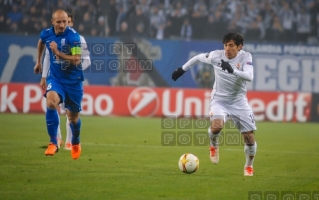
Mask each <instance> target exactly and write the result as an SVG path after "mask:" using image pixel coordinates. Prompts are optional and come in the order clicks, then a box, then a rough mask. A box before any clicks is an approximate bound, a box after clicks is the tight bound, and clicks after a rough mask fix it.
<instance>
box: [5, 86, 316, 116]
mask: <svg viewBox="0 0 319 200" xmlns="http://www.w3.org/2000/svg"><path fill="white" fill-rule="evenodd" d="M210 92H211V91H210V90H203V89H178V88H174V89H171V88H148V87H107V86H85V87H84V96H83V101H82V112H81V114H82V115H99V116H135V117H160V116H178V117H182V116H183V117H185V116H198V117H202V116H206V115H208V112H209V102H210ZM43 93H44V91H43V90H42V89H41V88H40V86H38V85H35V84H0V111H1V112H11V113H37V112H38V113H39V112H45V110H46V106H45V98H43ZM247 96H248V100H249V104H250V105H251V106H252V108H253V111H254V114H255V119H256V121H293V122H305V121H309V119H310V108H311V98H312V96H311V94H310V93H282V92H248V94H247Z"/></svg>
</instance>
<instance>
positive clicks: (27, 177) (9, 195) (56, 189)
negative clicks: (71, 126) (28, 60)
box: [0, 114, 319, 200]
mask: <svg viewBox="0 0 319 200" xmlns="http://www.w3.org/2000/svg"><path fill="white" fill-rule="evenodd" d="M81 118H82V131H81V142H82V154H81V156H80V158H79V159H78V160H72V158H71V155H70V151H66V150H63V149H60V151H59V152H58V153H57V154H56V155H54V156H53V157H46V156H45V155H44V151H45V148H46V145H47V144H48V141H49V139H48V138H49V137H48V135H47V133H46V127H45V117H44V115H43V114H34V115H33V114H0V199H2V200H3V199H24V200H26V199H77V200H79V199H125V200H127V199H147V200H149V199H196V200H197V199H235V200H237V199H248V194H249V192H250V191H259V192H262V194H266V193H267V191H277V192H279V193H281V192H283V191H292V192H296V193H298V192H299V191H306V192H314V191H317V192H318V191H319V185H318V184H319V178H318V170H319V161H318V160H319V159H318V158H319V152H318V150H319V145H318V144H319V143H318V141H319V126H318V124H315V123H270V122H257V127H258V131H257V132H256V140H257V143H258V150H257V155H256V159H255V163H254V169H255V175H254V176H253V177H244V176H243V165H244V162H245V156H244V152H243V146H241V145H237V146H228V145H223V146H221V147H220V163H219V164H218V165H213V164H212V163H211V162H210V160H209V151H208V146H195V145H191V146H177V145H176V146H162V145H161V132H162V131H163V130H162V128H161V119H160V118H145V119H143V118H139V119H138V118H130V117H127V118H126V117H92V116H90V117H89V116H82V117H81ZM61 122H62V132H63V137H65V116H61ZM205 131H206V130H205ZM187 152H190V153H194V154H195V155H197V156H198V158H199V162H200V165H199V169H198V171H197V172H195V173H194V174H184V173H182V172H181V171H180V170H179V168H178V164H177V163H178V159H179V157H180V156H181V155H182V154H183V153H187Z"/></svg>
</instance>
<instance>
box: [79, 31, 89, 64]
mask: <svg viewBox="0 0 319 200" xmlns="http://www.w3.org/2000/svg"><path fill="white" fill-rule="evenodd" d="M80 41H81V51H82V52H81V56H82V58H87V57H88V58H90V52H89V50H88V45H87V44H86V41H85V39H84V37H83V36H81V35H80Z"/></svg>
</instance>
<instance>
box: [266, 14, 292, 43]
mask: <svg viewBox="0 0 319 200" xmlns="http://www.w3.org/2000/svg"><path fill="white" fill-rule="evenodd" d="M285 37H287V35H286V34H285V30H284V28H283V27H282V25H281V22H280V20H279V17H277V16H275V14H274V20H273V24H272V26H271V32H270V33H269V40H270V41H272V42H275V41H282V40H283V39H284V38H285ZM289 42H291V41H289Z"/></svg>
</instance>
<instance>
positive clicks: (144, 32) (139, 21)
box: [129, 6, 149, 37]
mask: <svg viewBox="0 0 319 200" xmlns="http://www.w3.org/2000/svg"><path fill="white" fill-rule="evenodd" d="M129 24H130V28H131V33H132V34H133V36H138V37H148V33H149V19H147V18H146V16H144V14H143V11H142V9H141V7H139V6H136V7H135V13H133V14H132V15H131V16H130V18H129Z"/></svg>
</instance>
